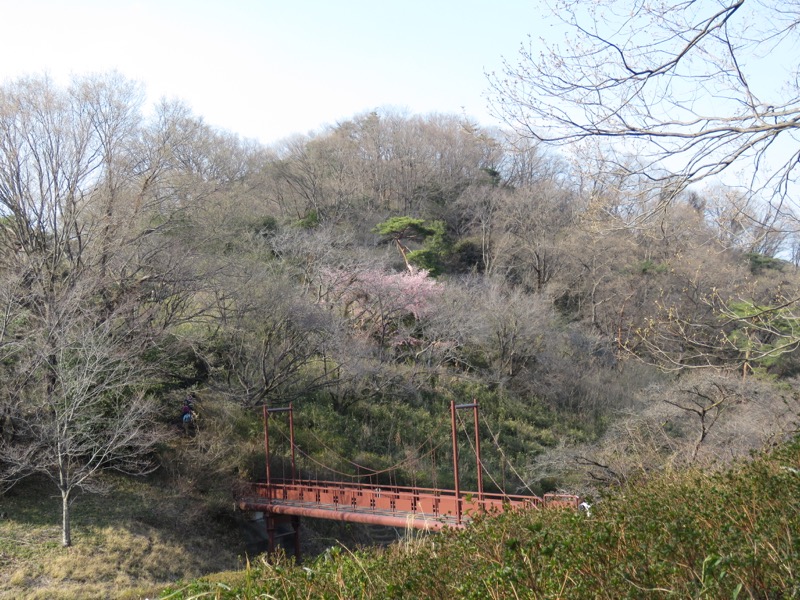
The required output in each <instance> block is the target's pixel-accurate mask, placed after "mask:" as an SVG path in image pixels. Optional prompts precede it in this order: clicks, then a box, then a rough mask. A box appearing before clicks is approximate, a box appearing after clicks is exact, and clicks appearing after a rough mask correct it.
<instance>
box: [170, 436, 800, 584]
mask: <svg viewBox="0 0 800 600" xmlns="http://www.w3.org/2000/svg"><path fill="white" fill-rule="evenodd" d="M798 532H800V440H798V441H795V442H794V443H791V444H789V445H787V446H785V447H782V448H780V449H779V450H776V451H775V452H773V453H772V454H771V455H769V456H767V457H762V458H759V459H757V460H755V461H753V462H752V463H749V464H747V465H743V466H741V467H739V468H737V469H735V470H733V471H731V472H729V473H726V474H724V475H707V474H703V473H696V472H695V473H683V474H670V475H664V476H660V477H658V478H654V479H653V480H651V481H649V482H646V483H640V484H639V485H637V486H631V487H629V488H627V489H626V490H624V491H622V492H620V493H617V494H615V495H613V496H611V497H609V498H607V499H605V500H604V501H603V502H601V503H599V504H598V505H597V506H596V507H595V508H594V509H593V511H592V515H591V516H590V517H588V518H587V517H586V516H585V515H583V514H574V513H571V512H562V511H543V512H529V513H525V514H512V515H502V516H499V517H496V518H492V519H487V520H485V521H484V522H482V523H480V524H477V525H474V526H472V527H471V528H470V529H468V530H467V531H465V532H464V533H461V534H451V535H442V536H431V537H425V538H420V539H418V540H417V541H415V542H407V543H403V544H399V545H395V546H393V547H391V548H390V549H389V550H386V551H365V552H357V553H350V552H348V551H341V552H334V553H329V554H328V555H327V556H323V557H320V558H318V559H317V560H315V561H313V562H311V563H309V564H307V565H305V568H303V569H298V568H295V567H293V566H292V564H291V562H290V561H288V560H283V561H280V560H279V561H277V562H276V563H274V564H267V563H266V562H264V561H259V562H258V563H257V564H256V565H254V566H252V567H251V568H250V569H248V570H246V571H244V572H233V573H228V574H219V575H217V576H215V577H212V578H208V579H205V580H202V581H198V582H195V583H193V584H190V585H187V586H173V587H172V588H170V589H168V590H166V591H165V592H164V595H163V597H164V598H170V599H177V598H189V597H196V596H197V595H198V594H200V595H203V594H210V595H211V597H215V598H237V599H248V598H253V599H255V598H262V597H269V598H272V597H276V598H292V599H293V598H421V597H424V598H441V599H452V598H475V599H478V598H480V599H483V598H570V599H574V598H578V599H580V598H587V599H588V598H592V599H594V598H609V599H619V598H796V597H800V583H798V582H800V533H798Z"/></svg>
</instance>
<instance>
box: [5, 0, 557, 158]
mask: <svg viewBox="0 0 800 600" xmlns="http://www.w3.org/2000/svg"><path fill="white" fill-rule="evenodd" d="M537 5H538V3H537V2H536V0H493V1H491V2H488V1H475V0H402V1H396V0H339V1H334V0H281V1H277V0H261V1H258V0H215V1H211V0H206V1H203V0H194V1H189V0H105V1H101V0H26V1H25V2H22V1H19V0H0V14H2V19H3V29H4V31H3V35H2V36H1V37H0V57H2V58H0V80H8V79H10V78H14V77H17V76H19V75H22V74H30V73H43V72H48V73H50V75H52V76H53V77H54V78H55V79H56V80H63V81H66V79H67V78H68V76H69V75H70V74H79V75H80V74H84V73H88V72H98V71H107V70H110V69H116V70H118V71H119V72H121V73H122V74H123V75H125V76H127V77H129V78H132V79H136V80H139V81H141V82H142V83H144V85H145V87H146V90H147V92H148V94H149V97H150V99H151V100H155V99H157V98H159V97H161V96H166V97H169V98H180V99H183V100H185V101H186V102H187V103H188V104H189V105H190V106H191V107H192V109H193V111H194V112H195V114H197V115H200V116H202V117H203V118H204V119H205V120H206V122H208V123H210V124H212V125H214V126H216V127H219V128H222V129H225V130H229V131H233V132H235V133H237V134H239V135H241V136H243V137H248V138H255V139H258V140H259V141H261V142H263V143H272V142H275V141H277V140H279V139H281V138H283V137H286V136H289V135H291V134H293V133H308V132H309V131H312V130H317V129H319V128H320V127H322V126H324V125H327V124H334V123H335V122H337V121H339V120H342V119H347V118H349V117H352V116H354V115H356V114H359V113H362V112H365V111H369V110H373V109H375V108H380V107H397V108H402V109H408V110H409V111H410V112H412V113H430V112H443V113H457V114H462V113H464V114H466V115H467V116H469V117H472V118H474V119H475V120H477V121H478V122H479V123H481V124H483V125H487V126H493V125H497V122H496V121H495V120H494V119H492V118H491V117H490V115H489V113H488V111H487V108H486V104H487V102H486V98H485V95H486V92H487V88H488V84H487V80H486V77H485V75H484V73H485V71H492V70H499V69H500V66H501V57H502V56H505V57H507V58H510V59H514V58H515V56H516V53H517V50H518V48H519V46H520V43H522V42H524V41H526V39H527V34H532V35H533V36H538V35H539V34H540V33H541V30H542V28H543V27H544V25H543V20H542V15H541V9H540V8H538V7H537Z"/></svg>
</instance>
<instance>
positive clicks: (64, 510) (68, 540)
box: [61, 489, 72, 548]
mask: <svg viewBox="0 0 800 600" xmlns="http://www.w3.org/2000/svg"><path fill="white" fill-rule="evenodd" d="M61 545H62V546H64V547H65V548H69V547H70V546H71V545H72V532H71V531H70V527H69V490H63V489H62V490H61Z"/></svg>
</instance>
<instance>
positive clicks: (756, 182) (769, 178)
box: [490, 0, 800, 228]
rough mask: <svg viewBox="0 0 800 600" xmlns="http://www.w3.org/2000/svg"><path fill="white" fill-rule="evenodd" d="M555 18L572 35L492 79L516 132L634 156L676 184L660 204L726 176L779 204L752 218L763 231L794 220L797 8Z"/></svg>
mask: <svg viewBox="0 0 800 600" xmlns="http://www.w3.org/2000/svg"><path fill="white" fill-rule="evenodd" d="M553 14H554V15H555V18H556V20H557V21H560V22H561V24H562V25H565V26H566V28H567V30H568V34H567V37H566V39H565V41H563V42H561V43H551V44H549V49H548V50H547V51H546V52H544V53H542V54H539V53H538V52H537V51H536V50H535V49H534V45H533V44H531V45H530V46H528V47H526V46H523V47H522V48H521V50H520V54H519V62H518V63H516V64H514V63H512V62H507V63H506V65H505V68H504V72H503V73H502V74H492V75H491V76H490V81H491V85H492V88H493V91H494V107H495V109H496V111H497V113H498V114H499V115H501V116H502V117H503V118H504V119H505V120H506V121H507V122H508V123H509V124H511V125H513V126H514V127H515V128H516V129H517V130H518V131H520V132H521V133H522V134H524V135H528V136H531V137H534V138H536V139H538V140H544V141H547V142H552V143H556V144H570V143H573V142H581V141H584V142H592V141H594V142H598V143H604V144H606V148H607V151H608V155H609V156H630V155H636V156H637V157H638V159H637V161H635V162H633V163H630V162H627V161H626V160H624V159H623V160H620V161H618V162H619V164H620V166H622V167H623V168H624V169H625V170H626V172H628V173H629V174H630V175H644V176H646V177H647V178H648V179H651V180H655V181H656V182H657V183H658V184H659V185H661V186H662V187H663V186H665V185H666V186H668V187H669V189H670V190H671V192H670V193H669V194H667V195H666V196H663V197H662V201H668V200H670V199H671V198H673V197H674V195H675V194H676V193H678V192H680V191H681V190H682V189H684V188H685V187H686V186H687V185H689V184H692V183H694V182H698V181H701V180H704V179H708V178H711V177H716V176H719V175H722V174H725V175H726V177H727V178H728V180H729V182H731V184H740V185H742V187H743V189H744V191H745V193H746V194H747V195H748V196H749V195H752V194H757V195H760V197H761V198H762V200H764V201H770V202H771V209H770V210H768V211H766V216H765V215H764V214H763V212H762V214H761V215H759V214H750V215H748V218H750V219H753V220H755V221H757V222H758V224H759V225H760V226H762V227H766V228H770V227H771V226H772V220H773V219H777V218H780V217H781V216H782V215H784V214H786V213H788V212H790V211H791V210H792V207H790V206H789V204H788V202H785V201H786V200H787V199H788V198H789V197H790V196H791V194H792V190H793V185H794V180H795V179H796V173H797V171H796V169H797V164H798V158H799V157H800V149H799V148H798V145H797V131H798V127H799V125H798V122H800V87H798V86H799V84H798V77H797V75H798V69H797V63H796V61H794V60H793V56H794V53H793V52H792V48H793V45H794V44H795V43H796V41H797V31H798V28H797V25H798V23H800V10H798V8H797V6H795V5H794V4H789V5H787V4H786V3H783V2H777V1H775V0H752V1H747V2H745V0H726V1H723V2H678V1H675V2H670V1H667V2H656V3H644V4H641V3H635V4H629V3H623V2H618V1H615V0H602V1H600V2H596V3H592V5H591V6H590V7H587V6H586V4H585V3H582V2H578V1H573V0H567V1H565V2H558V3H557V5H555V6H554V7H553ZM546 43H547V42H546ZM562 44H563V45H562ZM767 72H768V73H777V75H778V77H779V80H778V81H776V80H775V77H765V76H764V75H763V74H764V73H767ZM781 77H782V79H780V78H781ZM737 171H738V173H739V176H741V177H743V179H736V176H737Z"/></svg>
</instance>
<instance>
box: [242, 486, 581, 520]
mask: <svg viewBox="0 0 800 600" xmlns="http://www.w3.org/2000/svg"><path fill="white" fill-rule="evenodd" d="M251 489H252V492H251V493H252V494H253V495H255V496H256V497H258V498H260V499H262V500H263V501H264V502H265V504H266V505H267V506H268V505H270V504H272V503H275V504H296V505H302V506H310V507H315V508H324V509H325V510H332V511H351V512H359V513H374V514H381V515H404V516H407V515H418V516H424V517H432V518H436V519H445V520H447V521H453V522H454V523H456V524H460V523H461V522H462V521H463V520H465V519H466V520H470V519H472V518H473V517H475V516H478V515H480V514H485V513H492V512H501V511H506V510H513V509H529V508H538V507H541V506H565V507H572V508H575V509H577V507H578V502H579V500H578V497H577V496H571V495H556V494H546V495H545V496H544V497H543V498H541V497H538V496H524V495H514V494H499V493H487V492H484V493H478V492H461V493H460V494H459V495H458V496H456V494H455V492H454V491H451V490H440V489H434V488H422V487H404V486H384V485H374V484H372V485H371V484H365V483H343V482H331V481H303V480H295V481H288V480H274V479H273V480H272V481H271V482H270V484H264V483H260V484H252V488H251Z"/></svg>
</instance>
